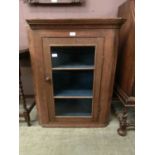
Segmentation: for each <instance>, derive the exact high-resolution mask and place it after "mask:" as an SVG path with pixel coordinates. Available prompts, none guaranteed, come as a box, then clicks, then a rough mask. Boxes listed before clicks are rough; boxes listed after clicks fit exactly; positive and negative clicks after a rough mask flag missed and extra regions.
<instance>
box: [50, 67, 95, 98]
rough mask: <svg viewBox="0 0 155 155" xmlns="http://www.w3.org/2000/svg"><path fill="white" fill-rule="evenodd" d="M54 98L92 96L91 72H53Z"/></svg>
mask: <svg viewBox="0 0 155 155" xmlns="http://www.w3.org/2000/svg"><path fill="white" fill-rule="evenodd" d="M53 88H54V96H90V97H91V96H92V89H93V71H89V70H87V71H53Z"/></svg>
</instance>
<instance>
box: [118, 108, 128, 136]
mask: <svg viewBox="0 0 155 155" xmlns="http://www.w3.org/2000/svg"><path fill="white" fill-rule="evenodd" d="M127 115H128V114H127V108H126V107H124V109H123V115H122V117H120V118H119V122H120V127H119V128H118V130H117V132H118V134H119V135H120V136H126V133H127V132H126V128H127Z"/></svg>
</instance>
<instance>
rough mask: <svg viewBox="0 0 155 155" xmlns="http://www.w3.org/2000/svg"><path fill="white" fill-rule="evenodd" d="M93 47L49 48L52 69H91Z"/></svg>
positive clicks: (92, 64)
mask: <svg viewBox="0 0 155 155" xmlns="http://www.w3.org/2000/svg"><path fill="white" fill-rule="evenodd" d="M94 51H95V47H94V46H64V47H62V46H61V47H51V57H52V67H53V68H56V67H60V68H62V67H64V68H74V67H79V68H82V67H92V66H94V53H95V52H94Z"/></svg>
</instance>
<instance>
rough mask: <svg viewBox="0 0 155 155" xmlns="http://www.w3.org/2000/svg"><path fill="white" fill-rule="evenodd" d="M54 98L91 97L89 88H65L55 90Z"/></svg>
mask: <svg viewBox="0 0 155 155" xmlns="http://www.w3.org/2000/svg"><path fill="white" fill-rule="evenodd" d="M54 98H92V91H91V90H84V89H78V90H77V89H67V90H61V91H57V92H55V95H54Z"/></svg>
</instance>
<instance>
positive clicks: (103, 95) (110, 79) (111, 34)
mask: <svg viewBox="0 0 155 155" xmlns="http://www.w3.org/2000/svg"><path fill="white" fill-rule="evenodd" d="M118 32H119V30H107V35H106V37H105V46H104V51H105V52H104V63H103V68H102V80H101V90H100V116H99V121H100V123H104V124H106V123H108V121H109V114H110V106H111V100H112V92H113V85H114V77H115V70H116V62H117V47H118Z"/></svg>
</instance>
